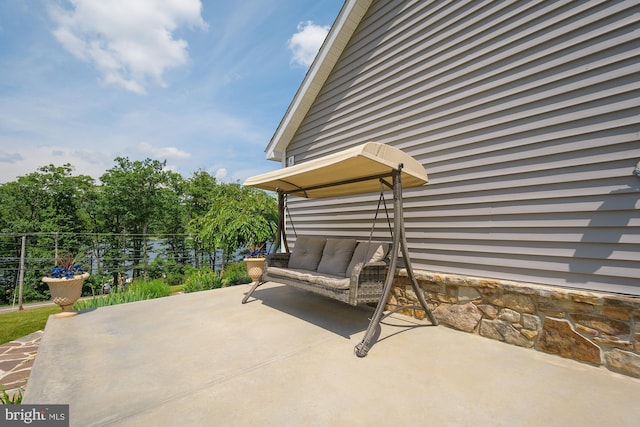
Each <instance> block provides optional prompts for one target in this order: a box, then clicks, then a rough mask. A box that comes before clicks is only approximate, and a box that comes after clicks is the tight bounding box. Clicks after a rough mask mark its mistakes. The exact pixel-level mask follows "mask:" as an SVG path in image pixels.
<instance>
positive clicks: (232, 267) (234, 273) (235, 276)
mask: <svg viewBox="0 0 640 427" xmlns="http://www.w3.org/2000/svg"><path fill="white" fill-rule="evenodd" d="M251 282H252V280H251V277H249V273H247V265H246V264H245V263H244V262H232V263H229V264H227V265H226V267H225V268H224V273H222V283H223V284H224V286H233V285H241V284H243V283H251Z"/></svg>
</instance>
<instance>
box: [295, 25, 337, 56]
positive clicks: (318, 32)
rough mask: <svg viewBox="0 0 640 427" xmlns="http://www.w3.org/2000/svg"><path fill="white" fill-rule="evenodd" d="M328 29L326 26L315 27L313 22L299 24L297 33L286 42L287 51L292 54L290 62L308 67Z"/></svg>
mask: <svg viewBox="0 0 640 427" xmlns="http://www.w3.org/2000/svg"><path fill="white" fill-rule="evenodd" d="M329 29H330V27H329V26H328V25H325V26H320V25H315V24H314V23H313V21H306V22H301V23H299V24H298V32H297V33H295V34H294V35H293V36H292V37H291V39H289V42H288V46H289V49H291V51H292V52H293V56H292V57H291V62H292V63H294V64H298V65H302V66H304V67H308V66H310V65H311V63H312V62H313V59H314V58H315V57H316V54H317V53H318V51H319V50H320V46H322V42H324V39H325V38H326V37H327V34H328V33H329Z"/></svg>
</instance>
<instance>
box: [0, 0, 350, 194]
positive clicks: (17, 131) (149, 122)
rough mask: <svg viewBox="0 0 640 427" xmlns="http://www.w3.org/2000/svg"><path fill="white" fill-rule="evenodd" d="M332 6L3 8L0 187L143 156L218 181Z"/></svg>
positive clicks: (261, 164) (70, 4)
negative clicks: (64, 167) (53, 171)
mask: <svg viewBox="0 0 640 427" xmlns="http://www.w3.org/2000/svg"><path fill="white" fill-rule="evenodd" d="M342 3H343V1H342V0H322V1H317V0H242V1H239V2H227V1H219V0H202V1H200V0H109V1H104V0H3V1H1V2H0V70H1V71H0V76H2V77H1V79H0V183H3V182H8V181H13V180H15V179H16V178H17V177H18V176H22V175H26V174H28V173H30V172H33V171H35V170H36V169H37V168H38V167H39V166H43V165H47V164H50V163H53V164H56V165H61V164H64V163H71V164H72V165H73V166H74V167H75V172H76V173H78V174H86V175H90V176H92V177H94V178H96V179H97V178H99V177H100V175H101V174H102V173H104V171H105V170H106V169H108V168H111V167H112V166H113V165H114V162H113V159H114V158H115V157H117V156H125V157H128V158H129V159H131V160H142V159H144V158H145V157H151V158H154V159H158V160H166V161H167V167H168V168H170V169H172V170H175V171H177V172H180V173H181V174H182V175H183V176H184V177H188V176H190V175H191V174H192V173H193V172H194V171H196V170H198V169H203V170H206V171H208V172H209V173H211V174H213V175H216V176H217V177H218V178H219V180H220V181H222V182H235V181H237V180H240V181H244V179H245V178H247V177H249V176H251V175H254V174H258V173H262V172H266V171H269V170H274V169H277V168H279V167H280V165H279V164H277V163H275V162H272V161H267V160H266V159H265V154H264V148H265V147H266V145H267V143H268V142H269V140H270V138H271V136H272V135H273V133H274V132H275V130H276V127H277V126H278V123H279V122H280V119H281V118H282V117H283V115H284V113H285V111H286V109H287V107H288V105H289V103H290V102H291V100H292V98H293V96H294V94H295V92H296V90H297V89H298V86H299V85H300V83H301V82H302V79H303V78H304V75H305V73H306V71H307V69H308V66H309V64H310V62H311V61H312V60H313V57H314V56H315V53H316V52H317V50H318V48H319V46H320V44H321V42H322V40H323V39H324V36H325V35H326V32H327V31H328V29H329V27H330V26H331V24H332V23H333V21H334V20H335V18H336V17H337V15H338V13H339V11H340V8H341V7H342Z"/></svg>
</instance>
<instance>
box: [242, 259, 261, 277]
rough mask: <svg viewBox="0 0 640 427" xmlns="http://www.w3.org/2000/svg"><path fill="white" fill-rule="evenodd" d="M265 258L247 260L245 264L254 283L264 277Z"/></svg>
mask: <svg viewBox="0 0 640 427" xmlns="http://www.w3.org/2000/svg"><path fill="white" fill-rule="evenodd" d="M264 260H265V258H264V257H257V258H245V259H244V262H245V264H247V272H248V273H249V277H251V280H253V281H254V282H257V281H258V280H260V277H262V273H264Z"/></svg>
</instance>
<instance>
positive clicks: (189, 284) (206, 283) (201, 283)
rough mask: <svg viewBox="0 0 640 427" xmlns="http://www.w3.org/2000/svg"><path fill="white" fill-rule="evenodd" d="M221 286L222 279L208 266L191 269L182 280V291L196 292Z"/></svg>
mask: <svg viewBox="0 0 640 427" xmlns="http://www.w3.org/2000/svg"><path fill="white" fill-rule="evenodd" d="M221 287H222V279H221V278H220V276H219V275H218V273H216V272H215V271H212V270H210V269H208V268H201V269H197V270H196V269H193V270H191V271H190V272H189V273H188V275H187V278H186V279H185V281H184V288H183V289H184V292H186V293H189V292H198V291H206V290H209V289H218V288H221Z"/></svg>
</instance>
